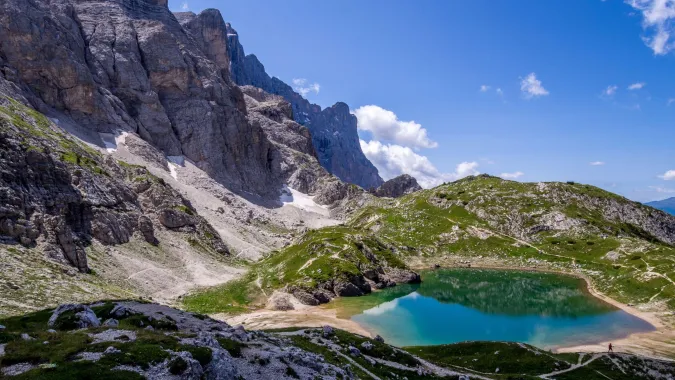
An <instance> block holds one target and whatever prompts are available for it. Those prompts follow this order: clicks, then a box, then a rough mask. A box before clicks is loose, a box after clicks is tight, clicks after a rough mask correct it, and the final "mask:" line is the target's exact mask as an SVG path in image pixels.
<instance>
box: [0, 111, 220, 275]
mask: <svg viewBox="0 0 675 380" xmlns="http://www.w3.org/2000/svg"><path fill="white" fill-rule="evenodd" d="M139 140H140V139H139ZM140 142H141V143H145V142H143V141H142V140H141V141H140ZM145 144H147V143H145ZM148 148H151V147H148ZM0 204H1V205H2V206H0V242H1V243H5V244H22V245H24V246H28V247H34V246H39V247H40V248H41V250H42V251H43V252H44V253H45V255H46V256H47V257H49V258H51V259H54V260H56V261H58V262H62V263H64V264H67V265H71V266H74V267H76V268H77V269H78V270H79V271H81V272H87V271H88V270H89V267H88V264H87V254H86V251H85V248H86V247H87V246H89V245H91V242H92V240H93V239H96V240H97V241H98V242H100V243H101V244H104V245H116V244H122V243H127V242H129V241H130V240H131V239H132V237H133V236H134V235H135V234H138V236H139V238H141V239H143V240H145V241H147V242H149V243H151V244H157V243H158V241H157V239H156V238H155V229H158V228H164V229H167V230H170V231H176V232H180V233H184V234H188V235H189V236H193V238H194V239H197V240H200V241H202V242H203V245H205V246H207V247H210V249H212V250H213V251H214V252H218V253H221V254H226V253H228V250H227V247H226V246H225V244H224V243H223V242H222V240H221V239H220V237H219V236H218V233H217V232H216V231H215V230H214V229H213V228H212V227H211V226H210V225H209V224H208V222H206V220H204V219H203V218H202V217H200V216H199V215H197V213H196V211H195V209H194V208H193V207H192V205H190V203H189V202H188V201H187V200H186V199H185V198H183V197H182V196H181V195H180V194H179V193H178V192H177V191H176V190H175V189H173V188H171V187H170V186H169V185H167V184H166V183H165V182H164V181H163V180H161V179H160V178H157V177H155V176H153V175H152V174H150V173H149V172H148V170H147V169H146V168H144V167H141V166H134V165H129V164H125V163H123V162H116V161H115V160H114V159H112V158H111V157H109V156H103V155H102V154H100V153H98V152H97V151H95V150H93V149H91V148H89V147H88V146H87V145H85V144H83V143H81V142H78V141H76V140H75V139H74V138H72V137H70V136H68V135H66V134H64V133H63V132H62V131H61V129H60V128H58V127H57V126H56V125H55V124H54V123H52V122H51V121H49V120H48V119H47V118H45V117H44V116H43V115H41V114H39V113H38V112H35V111H34V110H32V109H30V108H28V107H26V106H24V105H22V104H21V103H19V102H18V101H16V100H13V99H10V98H0Z"/></svg>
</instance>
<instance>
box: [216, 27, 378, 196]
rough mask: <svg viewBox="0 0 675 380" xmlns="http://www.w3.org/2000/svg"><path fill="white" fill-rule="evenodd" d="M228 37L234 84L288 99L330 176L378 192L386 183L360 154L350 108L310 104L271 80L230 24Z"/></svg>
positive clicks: (284, 85) (354, 118)
mask: <svg viewBox="0 0 675 380" xmlns="http://www.w3.org/2000/svg"><path fill="white" fill-rule="evenodd" d="M227 36H228V43H229V46H228V52H229V54H230V62H231V66H230V70H231V72H232V79H233V80H234V82H235V83H237V84H238V85H240V86H246V85H250V86H254V87H258V88H261V89H263V90H264V91H266V92H268V93H271V94H275V95H279V96H282V97H283V98H284V99H286V100H287V101H288V102H289V103H290V104H291V105H292V110H293V117H294V119H295V121H297V122H298V123H300V124H302V125H304V126H306V127H307V128H308V129H309V131H310V132H311V134H312V141H313V145H314V148H315V149H316V152H317V156H318V158H319V162H320V163H321V165H322V166H323V167H324V168H325V169H326V170H328V172H330V173H331V174H333V175H335V176H336V177H338V178H340V179H341V180H342V181H344V182H347V183H352V184H356V185H359V186H361V187H363V188H364V189H371V188H377V187H379V186H380V185H381V184H382V183H383V182H384V181H383V180H382V178H380V176H379V174H378V172H377V169H376V168H375V166H373V164H372V163H371V162H370V161H368V159H367V158H366V156H365V155H364V154H363V151H362V150H361V145H360V143H359V137H358V133H357V120H356V117H355V116H354V115H352V114H351V112H350V111H349V106H347V104H345V103H342V102H339V103H336V104H335V105H333V106H332V107H328V108H326V109H321V107H320V106H318V105H316V104H311V103H310V102H309V101H307V99H305V98H303V97H302V96H301V95H300V94H298V93H297V92H295V91H293V88H292V87H291V86H289V85H287V84H286V83H284V82H283V81H281V80H280V79H278V78H276V77H270V76H269V75H268V74H267V73H266V72H265V67H264V66H263V64H262V63H260V61H259V60H258V58H257V57H256V56H255V55H253V54H250V55H246V54H245V52H244V48H243V47H242V45H241V43H240V41H239V35H238V34H237V32H236V31H235V30H234V29H233V28H232V27H231V26H230V25H229V24H227Z"/></svg>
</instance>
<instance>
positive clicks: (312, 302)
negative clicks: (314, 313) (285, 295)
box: [293, 289, 319, 306]
mask: <svg viewBox="0 0 675 380" xmlns="http://www.w3.org/2000/svg"><path fill="white" fill-rule="evenodd" d="M293 297H295V298H296V299H297V300H298V301H300V303H302V304H303V305H309V306H318V305H319V300H317V299H316V298H314V296H313V295H311V294H309V293H307V292H306V291H304V290H300V289H298V290H295V291H293Z"/></svg>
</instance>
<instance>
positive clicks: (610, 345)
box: [607, 343, 614, 354]
mask: <svg viewBox="0 0 675 380" xmlns="http://www.w3.org/2000/svg"><path fill="white" fill-rule="evenodd" d="M610 352H614V347H612V344H611V343H610V344H609V350H608V351H607V353H608V354H609V353H610Z"/></svg>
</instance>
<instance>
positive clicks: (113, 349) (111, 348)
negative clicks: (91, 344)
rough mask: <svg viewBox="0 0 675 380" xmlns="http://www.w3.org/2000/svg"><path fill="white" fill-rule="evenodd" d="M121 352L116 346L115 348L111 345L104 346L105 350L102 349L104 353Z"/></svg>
mask: <svg viewBox="0 0 675 380" xmlns="http://www.w3.org/2000/svg"><path fill="white" fill-rule="evenodd" d="M121 352H122V351H120V350H118V349H117V348H115V347H113V346H110V347H108V348H106V349H105V351H103V353H104V354H105V355H111V354H119V353H121Z"/></svg>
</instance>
